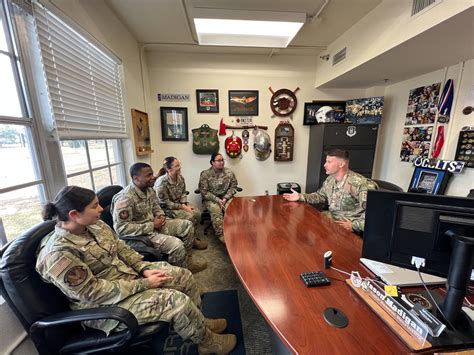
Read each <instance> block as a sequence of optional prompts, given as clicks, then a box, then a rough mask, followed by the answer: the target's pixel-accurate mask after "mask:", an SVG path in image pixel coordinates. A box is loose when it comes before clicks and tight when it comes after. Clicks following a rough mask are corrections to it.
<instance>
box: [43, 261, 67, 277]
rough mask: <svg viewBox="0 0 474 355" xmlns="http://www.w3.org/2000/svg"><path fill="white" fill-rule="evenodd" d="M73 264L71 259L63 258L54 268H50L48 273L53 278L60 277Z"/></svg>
mask: <svg viewBox="0 0 474 355" xmlns="http://www.w3.org/2000/svg"><path fill="white" fill-rule="evenodd" d="M71 263H72V260H71V259H69V258H68V257H67V256H62V257H61V258H60V259H59V260H58V261H56V263H55V264H54V265H53V266H51V267H50V268H49V270H48V273H49V274H50V275H51V276H53V277H58V276H59V275H61V273H62V272H63V271H64V270H65V269H66V268H67V267H68V266H69V265H71Z"/></svg>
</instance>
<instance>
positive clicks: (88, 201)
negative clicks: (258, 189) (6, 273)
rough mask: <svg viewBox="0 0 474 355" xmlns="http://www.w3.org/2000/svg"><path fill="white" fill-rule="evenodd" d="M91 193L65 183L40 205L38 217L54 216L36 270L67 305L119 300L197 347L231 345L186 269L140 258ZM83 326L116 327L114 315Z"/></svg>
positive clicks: (213, 350) (207, 350)
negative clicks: (206, 314)
mask: <svg viewBox="0 0 474 355" xmlns="http://www.w3.org/2000/svg"><path fill="white" fill-rule="evenodd" d="M101 212H102V207H100V205H99V202H98V200H97V196H96V195H95V193H94V192H93V191H91V190H88V189H84V188H81V187H77V186H68V187H65V188H63V189H62V190H61V191H60V192H59V193H58V195H57V196H56V198H55V201H54V202H49V203H47V204H46V205H45V206H44V209H43V218H44V219H45V220H46V219H48V220H51V219H53V217H56V218H57V220H58V223H57V225H56V227H55V231H54V232H53V233H51V234H50V235H48V236H47V237H45V238H44V239H43V240H42V241H41V244H40V247H39V249H38V258H37V262H36V270H37V271H38V273H39V274H40V275H41V277H42V278H43V279H44V280H45V281H46V282H50V283H53V284H54V285H56V286H57V287H59V288H60V289H61V291H62V292H63V293H64V294H65V295H66V296H67V297H68V299H69V300H70V302H71V303H70V305H71V308H72V309H84V308H94V307H104V306H119V307H122V308H125V309H127V310H129V311H130V312H132V313H133V314H134V315H135V317H136V318H137V320H138V323H139V324H144V323H151V322H157V321H165V322H169V323H171V324H172V326H173V327H174V329H175V330H176V332H177V333H178V334H179V335H180V336H181V337H182V338H183V339H188V338H189V339H191V341H193V342H194V343H196V344H199V346H198V350H199V352H200V353H221V352H224V353H227V352H230V351H231V350H232V349H233V348H234V347H235V345H236V337H235V335H233V334H218V333H221V332H223V331H224V329H225V328H226V326H227V322H226V320H225V319H206V318H204V316H203V314H202V313H201V311H200V310H199V308H198V307H199V306H200V302H201V299H200V295H199V290H198V287H197V285H196V282H195V280H194V278H193V276H192V274H191V272H190V271H189V270H186V269H183V268H180V267H177V266H172V265H170V264H168V263H167V262H155V263H151V262H145V261H143V258H142V256H141V255H139V254H138V253H136V252H135V251H134V250H132V249H131V248H129V247H128V246H127V245H126V244H125V243H124V242H123V241H122V240H120V239H118V238H117V237H116V235H115V233H114V232H113V230H112V229H111V228H110V227H109V226H108V225H107V224H105V223H104V222H102V221H101V220H100V219H99V218H100V213H101ZM86 325H88V326H90V327H93V328H97V329H101V330H103V331H104V332H106V333H107V334H109V333H110V332H112V331H117V330H121V326H120V325H119V323H118V321H115V320H108V319H105V320H96V321H89V322H87V323H86Z"/></svg>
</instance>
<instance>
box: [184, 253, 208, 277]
mask: <svg viewBox="0 0 474 355" xmlns="http://www.w3.org/2000/svg"><path fill="white" fill-rule="evenodd" d="M186 265H187V266H186V268H187V269H188V270H189V271H191V272H192V273H193V274H195V273H197V272H199V271H202V270H205V269H206V268H207V261H206V259H204V258H200V257H192V256H191V255H189V256H188V260H187V263H186Z"/></svg>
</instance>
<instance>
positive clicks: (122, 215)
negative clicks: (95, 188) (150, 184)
mask: <svg viewBox="0 0 474 355" xmlns="http://www.w3.org/2000/svg"><path fill="white" fill-rule="evenodd" d="M110 209H111V211H112V217H113V220H114V229H115V231H116V232H117V234H118V235H119V236H120V237H128V236H147V237H149V238H150V239H151V241H152V242H153V244H154V245H155V248H156V249H157V250H159V251H160V252H161V253H163V254H168V261H169V262H170V263H171V264H173V265H176V266H186V255H187V254H189V252H190V251H191V248H192V245H193V240H194V227H193V224H192V223H191V222H190V221H186V220H181V219H166V222H165V223H164V225H163V226H162V227H161V229H160V230H159V231H157V230H156V228H155V225H154V223H153V220H154V219H155V218H158V217H160V216H163V218H164V216H165V212H164V211H163V210H162V209H161V207H160V205H159V203H158V199H157V198H156V194H155V192H154V191H153V189H151V188H149V189H147V190H145V191H142V190H140V189H139V188H138V187H136V186H135V185H134V184H133V182H132V183H130V184H129V185H128V186H127V187H126V188H125V189H123V190H122V191H120V192H119V193H118V194H116V195H115V196H114V198H113V199H112V204H111V206H110ZM178 238H179V239H178ZM180 239H181V240H180Z"/></svg>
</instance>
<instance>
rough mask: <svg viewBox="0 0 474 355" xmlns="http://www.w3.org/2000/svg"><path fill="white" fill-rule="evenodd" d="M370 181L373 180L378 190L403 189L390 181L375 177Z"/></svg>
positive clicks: (396, 190)
mask: <svg viewBox="0 0 474 355" xmlns="http://www.w3.org/2000/svg"><path fill="white" fill-rule="evenodd" d="M372 181H374V182H375V183H376V184H377V185H378V187H379V190H386V191H395V192H403V189H402V188H401V187H399V186H397V185H395V184H392V183H391V182H388V181H383V180H375V179H372Z"/></svg>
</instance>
